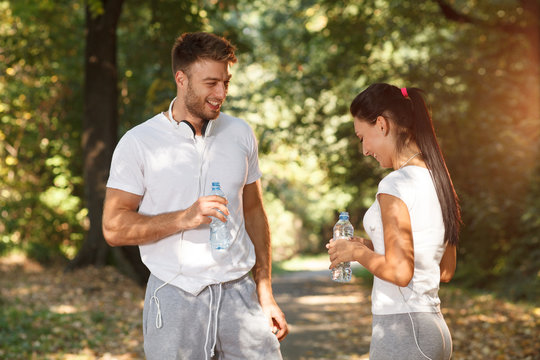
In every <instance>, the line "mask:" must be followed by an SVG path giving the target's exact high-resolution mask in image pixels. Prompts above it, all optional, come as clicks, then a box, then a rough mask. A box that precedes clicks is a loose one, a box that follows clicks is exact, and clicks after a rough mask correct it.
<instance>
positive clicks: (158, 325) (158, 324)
mask: <svg viewBox="0 0 540 360" xmlns="http://www.w3.org/2000/svg"><path fill="white" fill-rule="evenodd" d="M178 275H180V272H179V273H178V274H176V275H175V277H173V278H172V279H171V280H169V281H167V282H164V283H163V284H161V285H160V286H159V287H158V288H157V289H156V290H154V295H152V297H151V298H150V302H152V301H154V302H155V303H156V307H157V314H156V328H158V329H160V328H161V327H162V326H163V320H162V318H161V307H160V306H159V299H158V297H157V292H158V290H160V289H161V288H162V287H164V286H165V285H168V284H170V283H171V281H173V280H174V279H176V278H177V277H178Z"/></svg>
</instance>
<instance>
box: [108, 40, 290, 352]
mask: <svg viewBox="0 0 540 360" xmlns="http://www.w3.org/2000/svg"><path fill="white" fill-rule="evenodd" d="M234 51H235V48H234V47H233V46H232V45H231V44H230V43H229V42H228V41H227V40H226V39H224V38H220V37H218V36H215V35H213V34H208V33H186V34H183V35H182V36H180V37H179V38H178V39H177V40H176V43H175V44H174V47H173V49H172V67H173V74H174V79H175V82H176V88H177V91H176V98H175V99H173V100H172V102H171V104H170V106H169V110H168V111H167V112H163V113H160V114H157V115H156V116H154V117H153V118H151V119H150V120H148V121H146V122H144V123H143V124H141V125H139V126H136V127H134V128H133V129H131V130H130V131H128V132H127V133H126V134H125V135H124V137H122V139H121V140H120V142H119V143H118V146H117V148H116V149H115V152H114V155H113V160H112V165H111V172H110V177H109V181H108V183H107V193H106V199H105V207H104V211H103V232H104V234H105V238H106V240H107V242H108V243H109V244H110V245H112V246H120V245H139V249H140V252H141V258H142V261H143V262H144V263H145V265H146V266H147V267H148V268H149V269H150V272H151V275H150V278H149V280H148V284H147V289H146V297H145V303H144V311H143V333H144V350H145V354H146V357H147V358H148V359H150V360H151V359H160V360H161V359H208V358H227V359H281V354H280V350H279V341H281V340H282V339H284V338H285V336H286V335H287V333H288V329H287V322H286V320H285V317H284V315H283V313H282V312H281V310H280V309H279V307H278V305H277V304H276V302H275V300H274V297H273V294H272V286H271V261H270V258H271V255H270V231H269V226H268V221H267V218H266V213H265V210H264V208H263V204H262V194H261V184H260V176H261V172H260V170H259V165H258V154H257V142H256V139H255V136H254V134H253V131H252V130H251V128H250V127H249V125H247V123H245V122H244V121H243V120H240V119H237V118H234V117H232V116H229V115H226V114H223V113H220V109H221V105H222V104H223V102H224V101H225V97H226V96H227V89H228V85H229V81H230V78H231V74H230V72H229V67H230V66H231V65H232V64H234V63H235V62H236V57H235V54H234ZM213 181H219V182H220V183H221V186H222V189H223V190H224V192H225V194H226V198H223V197H220V196H216V195H212V196H205V194H209V193H210V190H211V183H212V182H213ZM211 216H212V217H216V218H219V219H220V220H221V221H227V222H228V225H229V229H230V233H231V235H232V241H231V245H230V247H229V248H228V249H226V250H215V249H212V248H211V247H210V244H209V226H208V224H209V223H210V222H211V220H210V217H211ZM225 216H227V218H226V217H225ZM250 270H251V271H252V275H253V279H252V278H251V277H250V276H249V271H250Z"/></svg>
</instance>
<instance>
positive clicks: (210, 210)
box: [182, 195, 229, 229]
mask: <svg viewBox="0 0 540 360" xmlns="http://www.w3.org/2000/svg"><path fill="white" fill-rule="evenodd" d="M218 210H219V211H218ZM182 215H183V224H184V227H185V229H195V228H197V227H199V226H200V225H202V224H210V223H211V222H212V219H210V216H213V217H216V218H218V219H220V220H221V221H223V222H226V221H227V219H226V218H225V216H229V210H228V209H227V199H225V198H224V197H221V196H217V195H209V196H203V197H200V198H199V199H197V201H195V202H194V203H193V205H191V206H190V207H189V208H187V209H186V210H185V211H184V213H183V214H182Z"/></svg>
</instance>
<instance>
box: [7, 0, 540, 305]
mask: <svg viewBox="0 0 540 360" xmlns="http://www.w3.org/2000/svg"><path fill="white" fill-rule="evenodd" d="M539 9H540V2H539V1H537V0H491V1H477V0H415V1H407V0H345V1H339V2H336V1H333V0H224V1H217V0H207V1H203V0H199V1H197V0H161V1H156V0H152V1H149V0H130V1H122V0H87V1H82V0H16V1H15V0H13V1H0V122H1V126H0V255H2V256H8V255H10V254H14V253H16V254H17V253H18V254H25V256H27V257H28V258H30V259H33V260H35V261H37V262H38V263H40V264H42V265H43V266H47V264H53V263H56V264H57V263H58V262H60V263H63V264H65V266H67V268H68V269H76V268H79V267H85V266H87V265H97V266H104V265H113V266H115V267H117V268H119V269H121V270H122V271H123V272H126V273H129V274H130V275H131V276H133V277H134V278H136V279H138V281H144V276H145V269H144V268H141V266H140V263H138V251H137V249H136V248H120V249H111V248H109V247H108V246H107V245H106V243H105V242H104V240H103V236H102V234H101V220H100V218H101V208H102V202H103V194H104V186H105V181H106V179H107V176H108V168H109V164H110V156H111V154H112V150H113V149H114V146H115V144H116V142H117V141H118V139H119V138H120V137H121V136H122V134H123V133H125V131H127V130H128V129H130V128H131V127H133V126H135V125H137V124H139V123H141V122H143V121H144V120H146V119H147V118H149V117H151V116H152V115H154V114H155V113H157V112H159V111H163V110H165V109H166V108H167V106H168V104H169V102H170V100H171V98H172V97H173V96H174V93H175V84H174V81H173V78H172V74H171V70H170V49H171V46H172V43H173V42H174V40H175V38H176V37H177V36H178V35H180V34H181V33H182V32H185V31H209V32H214V33H216V34H219V35H223V36H225V37H227V38H228V39H229V40H231V41H232V42H233V43H234V44H235V45H236V46H237V48H238V50H237V55H238V59H239V61H238V63H237V64H236V65H235V66H233V68H232V72H233V78H232V82H231V87H230V92H229V97H228V99H227V101H226V103H225V105H224V107H223V111H224V112H226V113H229V114H231V115H234V116H237V117H241V118H244V119H245V120H247V121H248V122H249V124H250V125H251V126H252V127H253V128H254V130H255V132H256V135H257V137H258V139H259V148H260V165H261V168H262V171H263V173H264V175H263V178H262V181H263V186H264V191H265V192H264V194H265V195H264V196H265V198H264V200H265V205H266V209H267V212H268V215H269V219H270V223H271V227H272V233H273V254H274V260H276V261H279V260H286V259H291V258H294V257H296V256H299V255H306V254H321V253H325V248H324V244H325V243H326V242H327V240H328V239H329V238H330V237H331V228H332V226H333V224H334V223H335V221H336V219H337V215H338V212H339V211H343V210H347V211H349V213H350V214H351V218H352V222H353V224H354V226H355V228H356V229H357V230H358V234H359V235H362V217H363V215H364V212H365V210H366V209H367V208H368V207H369V206H370V204H371V203H372V201H373V200H374V194H375V192H376V185H377V183H378V182H379V180H380V179H381V178H382V177H383V176H384V175H385V174H386V173H387V172H386V171H385V170H381V169H379V168H378V164H377V163H376V162H374V161H373V160H372V159H370V158H365V157H364V156H362V154H361V150H360V147H359V145H360V144H359V142H358V141H357V139H356V138H355V136H354V131H353V126H352V119H351V116H350V115H349V113H348V107H349V104H350V102H351V101H352V99H353V98H354V97H355V95H356V94H357V93H358V92H360V91H361V90H362V89H364V88H365V87H367V85H369V84H371V83H373V82H389V83H392V84H395V85H396V86H398V87H403V86H407V87H413V86H414V87H419V88H422V89H424V90H425V91H426V94H427V100H428V102H429V104H430V106H431V111H432V116H433V119H434V123H435V127H436V131H437V135H438V137H439V141H440V144H441V146H442V149H443V152H444V154H445V157H446V161H447V165H448V168H449V170H450V173H451V175H452V177H453V181H454V185H455V187H456V190H457V193H458V195H459V197H460V199H461V206H462V212H463V219H464V226H463V230H462V233H461V240H460V241H461V245H460V247H459V260H458V269H457V274H456V281H457V283H458V284H461V285H462V286H466V287H471V288H477V289H478V288H480V289H487V290H490V291H496V292H498V293H500V294H504V295H505V296H509V297H511V298H513V299H528V300H533V301H535V300H538V299H539V288H540V282H539V279H540V274H539V267H540V246H539V243H540V156H539V154H540V110H539V109H540V75H539V68H540V67H539V65H540V64H539V60H540V40H539V32H540V21H539V20H540V11H539Z"/></svg>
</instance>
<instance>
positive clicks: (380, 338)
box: [369, 312, 452, 360]
mask: <svg viewBox="0 0 540 360" xmlns="http://www.w3.org/2000/svg"><path fill="white" fill-rule="evenodd" d="M409 315H410V317H409ZM372 328H373V329H372V334H371V345H370V347H369V359H370V360H393V359H400V360H427V359H431V360H448V359H450V357H451V356H452V337H451V335H450V330H449V329H448V326H447V325H446V322H445V321H444V318H443V316H442V314H441V313H424V312H420V313H405V314H391V315H373V324H372ZM413 329H414V331H413Z"/></svg>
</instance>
